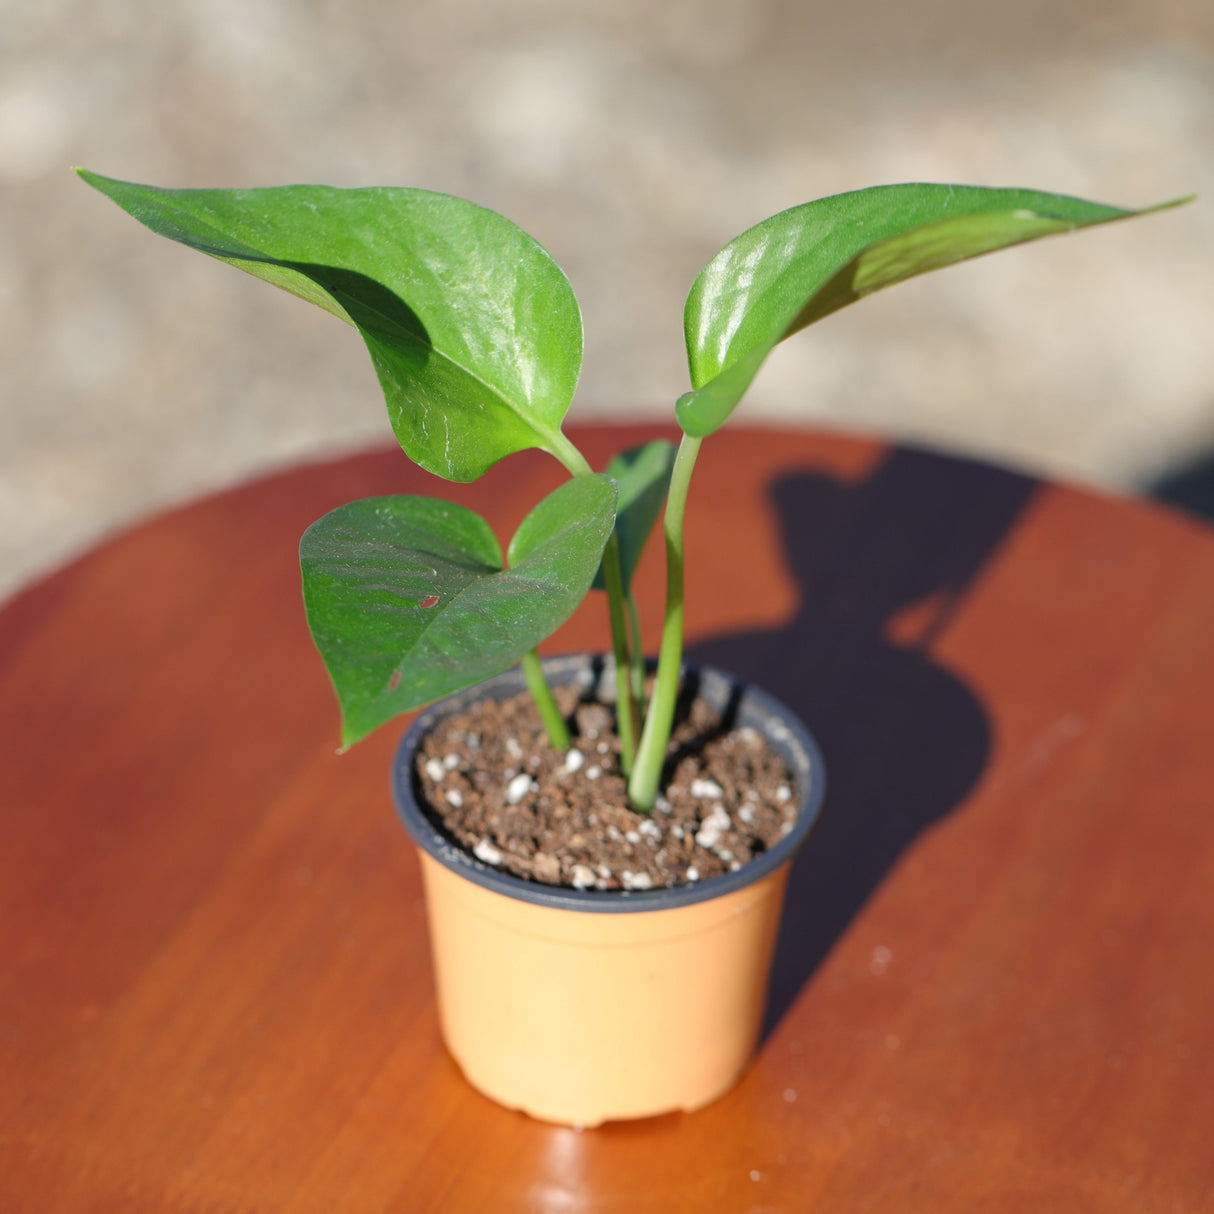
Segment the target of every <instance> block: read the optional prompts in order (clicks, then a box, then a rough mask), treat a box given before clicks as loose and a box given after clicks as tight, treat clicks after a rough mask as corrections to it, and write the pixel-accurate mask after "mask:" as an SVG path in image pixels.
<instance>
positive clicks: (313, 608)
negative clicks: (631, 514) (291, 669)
mask: <svg viewBox="0 0 1214 1214" xmlns="http://www.w3.org/2000/svg"><path fill="white" fill-rule="evenodd" d="M615 504H616V489H615V485H614V484H612V482H611V481H610V480H609V479H608V478H607V477H606V476H602V475H592V476H583V477H577V478H575V479H573V480H570V481H567V482H566V483H565V484H563V485H562V486H561V487H560V488H559V489H557V490H555V492H553V493H551V494H549V495H548V497H546V498H545V499H544V500H543V501H542V502H540V504H539V505H538V506H536V508H535V509H534V510H533V511H532V512H531V513H530V514H529V515H528V516H527V517H526V518H525V519H524V520H523V522H522V524H521V525H520V527H519V530H518V532H517V534H516V535H515V537H514V540H513V541H512V543H511V545H510V552H511V558H512V560H511V566H510V568H508V569H503V568H502V559H501V549H500V547H499V546H498V542H497V540H496V538H495V537H494V535H493V532H492V531H491V530H490V529H489V525H488V524H487V523H486V522H485V521H484V520H483V519H482V518H481V517H480V516H479V515H478V514H476V513H474V512H473V511H471V510H467V509H465V508H464V507H462V506H457V505H454V504H453V503H451V502H445V501H442V500H441V499H438V498H428V497H406V496H400V497H375V498H367V499H365V500H363V501H358V502H351V503H350V504H349V505H346V506H342V507H340V508H338V509H337V510H334V511H333V512H332V513H330V514H327V515H325V516H324V517H323V518H322V519H320V520H318V521H317V522H316V523H314V524H313V525H312V526H311V527H309V528H308V530H307V531H306V532H305V533H304V536H303V539H302V541H301V543H300V548H299V556H300V568H301V570H302V573H303V586H304V605H305V607H306V609H307V614H308V625H309V627H310V628H311V630H312V638H313V640H314V641H315V642H316V647H317V648H318V649H319V650H320V653H321V656H322V658H323V659H324V662H325V666H326V667H327V669H328V671H329V677H330V678H331V679H332V681H333V686H334V689H335V690H336V692H337V697H338V700H339V701H340V703H341V710H342V745H343V746H349V745H350V744H352V743H353V742H357V741H358V740H359V739H360V738H362V737H365V736H366V735H367V734H368V733H370V732H371V730H373V729H375V728H377V727H378V726H380V725H382V724H384V722H386V721H388V720H390V719H391V718H392V717H394V716H397V715H398V714H399V713H402V712H407V711H408V710H409V709H412V708H418V707H420V706H421V705H423V704H428V703H430V702H431V701H432V700H436V699H438V698H440V697H441V696H444V695H448V694H450V693H451V692H453V691H459V690H460V689H461V688H464V687H468V686H471V685H472V684H474V683H478V682H480V681H481V680H482V679H486V678H489V677H490V676H492V675H495V674H498V673H500V672H501V671H503V670H505V669H506V668H507V667H509V666H511V665H513V663H515V662H517V661H518V660H519V658H520V657H522V655H523V654H524V653H526V652H527V651H528V650H531V649H533V648H535V646H536V645H538V644H539V643H540V641H542V640H543V639H544V638H545V637H547V636H548V635H550V634H551V633H552V632H554V631H555V630H556V629H557V628H558V627H559V626H560V625H561V624H562V623H564V621H565V620H566V619H568V617H569V616H570V615H571V614H572V613H573V611H574V609H575V608H576V607H577V605H578V604H579V603H580V602H581V601H582V599H583V598H584V597H585V595H586V592H587V590H588V589H589V587H590V582H591V579H592V578H593V577H594V573H595V570H596V569H597V568H598V565H599V560H600V559H601V557H602V553H603V546H604V545H605V544H606V542H607V537H608V535H610V533H611V527H612V524H613V522H614V520H615Z"/></svg>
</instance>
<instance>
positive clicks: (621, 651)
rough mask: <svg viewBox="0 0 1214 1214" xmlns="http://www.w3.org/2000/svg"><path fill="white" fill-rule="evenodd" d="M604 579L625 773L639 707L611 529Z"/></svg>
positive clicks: (617, 548) (633, 752) (632, 757)
mask: <svg viewBox="0 0 1214 1214" xmlns="http://www.w3.org/2000/svg"><path fill="white" fill-rule="evenodd" d="M603 582H604V583H605V584H606V587H607V614H608V616H609V617H610V619H611V651H612V653H613V654H614V655H615V719H616V728H617V729H618V730H619V734H620V767H621V769H622V770H623V773H624V775H625V776H627V775H629V774H630V773H631V771H632V767H633V763H634V762H635V761H636V752H637V742H638V740H639V736H640V707H639V705H638V703H637V701H636V699H635V697H634V696H633V693H632V678H631V676H630V673H629V668H630V666H631V660H630V658H629V646H628V621H627V619H626V617H625V613H624V577H623V574H622V573H621V571H620V542H619V540H618V539H617V538H616V534H615V531H614V530H613V531H612V533H611V535H610V537H609V538H608V540H607V547H606V548H604V549H603Z"/></svg>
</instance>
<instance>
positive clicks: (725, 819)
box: [696, 805, 733, 847]
mask: <svg viewBox="0 0 1214 1214" xmlns="http://www.w3.org/2000/svg"><path fill="white" fill-rule="evenodd" d="M732 825H733V823H732V822H731V821H730V818H729V815H728V814H727V813H726V812H725V807H724V806H723V805H714V806H713V808H712V813H710V814H709V815H708V817H707V818H705V819H704V820H703V821H702V822H701V823H700V829H699V830H698V831H696V842H697V843H698V844H699V845H700V846H701V847H716V845H717V843H718V842H719V840H720V838H721V836H722V835H723V834H724V833H725V832H726V831H727V830H728V829H729V828H730V827H731V826H732Z"/></svg>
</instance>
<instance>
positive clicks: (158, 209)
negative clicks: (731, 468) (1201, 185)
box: [80, 170, 1186, 811]
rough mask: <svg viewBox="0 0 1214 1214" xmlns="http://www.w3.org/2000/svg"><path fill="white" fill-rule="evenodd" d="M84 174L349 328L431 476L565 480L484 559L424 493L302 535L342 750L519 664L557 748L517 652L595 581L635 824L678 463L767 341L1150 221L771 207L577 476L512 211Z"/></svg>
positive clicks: (709, 283)
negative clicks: (677, 347) (917, 279)
mask: <svg viewBox="0 0 1214 1214" xmlns="http://www.w3.org/2000/svg"><path fill="white" fill-rule="evenodd" d="M80 174H81V176H82V177H83V178H84V180H85V181H87V182H88V183H89V184H90V185H92V186H94V187H96V188H97V189H98V190H100V191H101V192H102V193H103V194H106V195H107V196H108V197H109V198H111V199H112V200H113V201H114V202H116V203H117V204H118V205H119V206H120V207H122V208H123V209H125V210H126V211H128V212H129V213H130V214H131V215H133V216H134V217H135V218H136V219H138V220H140V221H141V222H142V223H144V224H146V225H147V227H149V228H151V229H152V230H153V231H154V232H158V233H160V234H161V235H162V236H168V237H170V238H172V239H173V240H176V241H179V242H180V243H182V244H185V245H189V246H190V247H191V248H194V249H197V250H199V251H200V252H202V253H207V254H209V255H210V256H212V257H215V258H218V259H219V260H221V261H226V262H228V263H229V264H231V265H234V266H236V267H237V268H238V269H241V270H244V271H246V272H248V273H250V274H254V275H256V276H257V277H259V278H263V279H265V280H266V281H267V282H270V283H273V284H274V285H275V286H279V287H282V288H284V289H285V290H287V291H290V292H292V293H293V294H295V295H298V296H301V297H302V298H303V299H306V300H309V301H310V302H312V303H315V304H318V305H319V306H320V307H322V308H324V309H326V310H327V311H329V312H332V313H333V314H334V315H335V316H337V317H338V318H339V319H341V320H344V321H346V322H347V323H348V324H351V325H353V326H354V327H355V328H357V329H358V330H359V332H360V333H361V335H362V338H363V340H364V342H365V343H366V346H367V349H368V350H369V351H370V354H371V360H372V362H373V363H374V365H375V370H376V372H377V374H378V376H379V382H380V384H381V386H382V388H383V392H384V399H385V402H386V404H387V408H388V416H389V418H390V420H391V424H392V428H393V430H394V431H395V433H396V437H397V438H398V439H399V441H400V445H401V447H402V448H403V449H404V451H405V453H406V454H407V455H408V456H409V458H410V459H412V460H414V461H415V462H416V463H418V464H420V465H421V466H422V467H423V468H425V469H426V470H427V471H428V472H432V473H435V474H436V475H438V476H440V477H444V478H446V479H447V480H451V481H472V480H475V479H476V478H477V477H479V476H481V475H482V473H484V472H485V471H486V470H487V469H488V468H490V467H491V466H492V465H494V464H496V463H497V462H498V461H499V460H502V459H504V458H505V457H506V456H508V455H511V454H513V453H515V452H518V451H522V450H524V449H527V448H531V447H538V448H540V449H542V450H544V451H547V452H548V453H549V454H550V455H552V456H553V457H554V458H555V459H557V460H559V461H560V463H561V464H562V465H563V466H564V467H565V468H566V470H567V471H568V472H569V475H570V479H569V480H568V481H567V482H565V483H564V484H563V485H562V486H561V487H560V488H558V489H557V490H556V491H555V492H553V493H551V494H549V495H548V496H547V497H545V498H544V499H543V500H542V501H541V502H540V503H539V504H538V505H537V506H536V507H535V509H534V510H532V511H531V513H530V514H529V515H528V516H527V517H526V518H525V519H524V520H523V523H522V525H521V526H520V527H519V529H518V531H517V532H516V533H515V535H514V537H513V538H512V539H511V541H510V544H509V546H508V548H507V550H506V555H505V559H504V560H503V557H502V552H501V548H500V546H499V544H498V541H497V538H496V537H495V535H494V534H493V532H492V530H491V529H490V527H489V525H488V524H487V523H486V522H485V521H484V519H482V518H481V517H480V516H479V515H477V514H475V513H474V512H473V511H471V510H468V509H465V508H464V507H462V506H459V505H456V504H454V503H452V502H447V501H444V500H442V499H440V498H429V497H415V496H396V497H377V498H369V499H367V500H364V501H356V502H352V503H350V504H349V505H346V506H342V507H340V508H339V509H337V510H334V511H333V512H332V513H330V514H327V515H325V516H324V518H322V519H320V520H319V521H318V522H316V523H314V524H313V525H312V526H311V527H310V528H309V529H308V530H307V532H306V533H305V534H304V536H303V540H302V542H301V544H300V563H301V567H302V571H303V585H304V600H305V606H306V609H307V615H308V623H309V625H310V627H311V630H312V636H313V638H314V640H315V642H316V645H317V648H318V649H319V650H320V653H321V656H322V657H323V659H324V662H325V665H326V667H327V668H328V671H329V675H330V677H331V679H332V681H333V685H334V687H335V689H336V692H337V697H338V700H339V702H340V704H341V713H342V744H343V746H349V745H350V744H352V743H354V742H356V741H358V740H359V739H360V738H363V737H365V736H366V735H367V734H368V733H370V732H371V731H372V730H373V729H375V728H377V727H378V726H380V725H382V724H384V723H385V722H386V721H388V720H390V719H391V718H393V717H395V716H397V715H398V714H400V713H403V712H407V711H409V710H410V709H414V708H418V707H420V706H422V705H424V704H427V703H429V702H431V701H433V700H436V699H438V698H440V697H441V696H444V695H448V694H450V693H452V692H455V691H459V690H461V689H463V688H465V687H469V686H472V685H473V684H475V683H478V682H480V681H482V680H483V679H486V678H488V677H490V676H492V675H495V674H497V673H499V672H500V671H502V670H505V669H506V668H507V667H509V666H511V665H513V664H514V663H515V662H521V663H522V667H523V670H524V673H525V675H526V678H527V682H528V685H529V686H530V688H531V690H532V693H533V694H534V696H535V699H536V703H537V705H538V707H539V710H540V713H541V715H542V717H543V719H544V722H545V724H546V726H547V729H548V733H549V737H550V739H551V741H552V744H553V746H555V747H557V748H558V749H561V748H565V747H567V746H568V745H569V736H568V733H567V731H566V727H565V723H564V721H563V720H562V718H561V714H560V712H559V710H558V709H557V707H556V703H555V701H554V699H553V697H552V693H551V691H550V689H549V688H548V686H547V684H546V683H545V680H544V675H543V672H542V670H541V667H540V662H539V658H538V656H537V654H536V646H537V645H538V644H539V643H540V642H541V641H543V640H544V638H545V637H547V636H549V635H550V634H551V633H552V632H554V631H555V630H556V629H557V628H558V627H559V626H560V625H561V624H562V623H563V622H564V621H565V620H566V619H567V618H568V617H569V616H570V615H571V614H572V613H573V611H574V609H575V608H576V607H577V606H578V604H579V603H580V602H581V601H582V600H583V598H585V596H586V595H587V593H588V592H589V591H590V589H591V588H592V587H593V588H597V589H600V590H602V591H604V592H605V594H606V599H607V606H608V613H609V617H610V622H611V635H612V648H613V651H614V655H615V665H616V677H617V721H618V728H619V731H620V748H621V762H622V765H623V769H624V772H625V774H626V775H627V776H628V778H629V785H628V788H629V797H630V799H631V801H632V804H633V806H634V808H636V809H638V810H641V811H646V810H649V809H651V808H652V806H653V804H654V801H655V798H656V797H657V794H658V791H659V787H658V786H659V778H660V774H661V769H662V763H663V759H664V756H665V752H666V747H667V743H668V741H669V738H670V731H671V727H672V723H673V717H674V710H675V701H676V698H677V693H678V683H679V677H680V669H681V665H682V656H683V513H684V508H685V506H686V503H687V493H688V486H689V485H690V483H691V477H692V471H693V469H694V467H695V462H696V455H697V453H698V451H699V449H700V444H701V443H702V442H703V441H704V439H706V438H708V437H710V436H711V435H712V434H714V433H715V432H716V431H717V430H718V429H719V428H720V427H721V426H723V425H724V424H725V422H726V421H727V420H728V419H729V417H730V415H731V414H732V413H733V411H734V409H735V407H736V406H737V404H738V402H739V401H740V400H741V398H742V396H743V394H744V393H745V391H746V389H747V388H748V387H749V385H750V383H751V381H752V380H753V379H754V377H755V374H756V373H757V372H758V370H759V367H760V366H761V365H762V363H763V361H764V359H765V358H766V357H767V355H768V354H769V353H770V352H771V351H772V349H773V348H774V347H775V346H776V345H777V344H778V343H779V342H781V341H783V340H784V339H785V338H786V337H790V336H791V335H792V334H794V333H797V332H799V331H800V330H801V329H804V328H805V327H806V326H808V325H811V324H813V323H814V322H815V321H818V320H821V319H822V318H823V317H825V316H829V315H830V314H831V313H832V312H835V311H838V310H839V309H840V308H842V307H845V306H846V305H847V304H850V303H853V302H854V301H855V300H857V299H861V298H863V297H864V296H866V295H871V294H872V293H873V292H874V291H878V290H880V289H881V288H883V287H888V286H891V285H893V284H894V283H898V282H902V281H904V280H905V279H908V278H912V277H914V276H916V275H919V274H923V273H926V272H927V271H928V270H935V269H939V268H941V267H943V266H947V265H952V264H953V263H955V262H960V261H965V260H966V259H968V258H971V257H977V256H979V255H981V254H983V253H990V252H993V251H994V250H996V249H1001V248H1005V247H1008V246H1010V245H1016V244H1023V243H1024V242H1026V241H1030V240H1036V239H1038V238H1040V237H1042V236H1051V235H1054V234H1056V233H1060V232H1069V231H1074V230H1076V229H1078V228H1085V227H1090V226H1092V225H1095V224H1102V223H1109V222H1111V221H1113V220H1118V219H1124V218H1127V217H1129V216H1132V215H1139V214H1145V213H1146V211H1132V210H1123V209H1120V208H1118V207H1111V206H1104V205H1101V204H1098V203H1093V202H1085V201H1083V200H1081V199H1078V198H1071V197H1066V196H1062V195H1057V194H1044V193H1039V192H1037V191H1033V190H1020V189H984V188H977V187H972V186H952V185H923V184H914V185H889V186H879V187H876V188H873V189H867V190H857V191H855V192H853V193H848V194H838V195H835V196H833V197H830V198H821V199H818V200H817V201H815V202H809V203H806V204H805V205H803V206H798V207H793V208H792V209H791V210H787V211H783V212H781V213H780V214H778V215H774V216H772V217H771V218H770V219H766V220H764V221H763V222H762V223H760V224H758V225H757V226H756V227H753V228H751V229H749V230H748V231H746V232H743V233H742V235H741V236H739V237H737V238H736V239H735V240H733V241H731V242H730V243H729V244H728V245H726V246H725V248H724V249H722V250H721V252H720V253H718V254H717V255H716V257H714V258H713V259H712V260H711V261H710V262H709V263H708V265H707V266H706V267H705V268H704V270H703V271H702V272H701V273H700V275H699V277H698V278H697V279H696V280H695V282H694V284H693V285H692V288H691V293H690V294H689V296H688V298H687V304H686V309H685V314H684V327H685V332H686V339H687V357H688V364H689V369H690V379H691V390H690V391H689V392H687V393H686V394H685V395H684V396H682V397H680V398H679V400H678V402H677V403H676V405H675V415H676V417H677V419H678V423H679V425H680V427H681V428H682V431H683V437H682V440H681V442H680V443H679V446H678V448H677V451H676V449H675V448H674V446H673V444H670V443H667V442H656V443H651V444H649V445H648V446H645V447H642V448H639V449H637V450H632V451H625V452H623V453H621V454H620V455H619V456H617V457H616V458H615V459H614V460H613V461H612V462H611V464H610V465H609V466H608V467H607V468H606V470H605V471H603V472H599V473H596V472H594V471H593V470H592V469H591V467H590V465H589V464H588V463H587V461H586V460H585V458H584V457H583V456H582V454H581V452H579V451H578V449H577V448H576V447H575V446H574V445H573V443H572V442H570V440H569V439H568V438H567V437H566V435H565V434H564V433H563V431H562V429H561V425H562V422H563V421H564V418H565V414H566V412H567V411H568V409H569V406H570V403H571V402H572V400H573V394H574V389H575V387H576V385H577V380H578V374H579V371H580V368H581V359H582V325H581V316H580V312H579V309H578V305H577V300H576V299H575V298H574V294H573V290H572V288H571V287H570V285H569V282H568V280H567V279H566V277H565V275H564V274H563V273H562V271H561V269H560V267H559V266H557V264H556V263H555V262H554V261H553V260H552V258H551V257H550V256H549V255H548V253H547V252H546V251H545V250H544V249H543V248H542V247H541V246H540V245H539V244H537V243H536V241H535V240H533V239H532V238H531V237H530V236H528V235H527V234H526V233H525V232H523V231H522V230H521V229H519V228H518V227H516V226H515V225H514V224H513V223H511V222H510V221H509V220H508V219H505V218H503V217H502V216H501V215H498V214H496V213H495V212H493V211H490V210H486V209H485V208H484V207H481V206H477V205H476V204H474V203H471V202H467V201H465V200H463V199H461V198H453V197H450V196H448V195H445V194H436V193H431V192H430V191H427V190H418V189H403V188H374V189H336V188H331V187H326V186H284V187H279V188H271V189H252V190H164V189H157V188H154V187H152V186H144V185H135V184H131V183H128V182H123V181H116V180H114V179H112V178H108V177H101V176H98V175H97V174H95V173H90V172H87V171H84V170H80ZM1177 201H1178V202H1179V201H1186V200H1184V199H1180V200H1177ZM1172 205H1175V203H1164V204H1162V206H1164V207H1166V206H1172ZM1159 209H1161V208H1160V207H1151V208H1148V210H1152V211H1153V210H1159ZM663 507H664V530H665V539H666V571H667V583H666V615H665V621H664V624H663V629H662V637H661V646H660V652H659V660H658V668H657V677H656V679H655V681H654V684H653V690H652V693H651V695H650V698H649V702H648V704H645V703H644V694H643V693H644V681H643V678H642V672H643V663H642V656H641V655H642V653H643V649H642V642H641V636H640V629H639V627H638V621H637V613H636V609H635V606H634V603H633V598H632V592H631V578H632V575H633V572H634V570H635V568H636V565H637V561H638V559H639V556H640V553H641V550H642V548H643V546H644V544H645V541H646V538H647V537H648V535H649V533H650V531H651V530H652V528H653V526H654V524H655V523H656V521H657V519H658V517H659V515H660V514H661V513H662V512H663Z"/></svg>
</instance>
